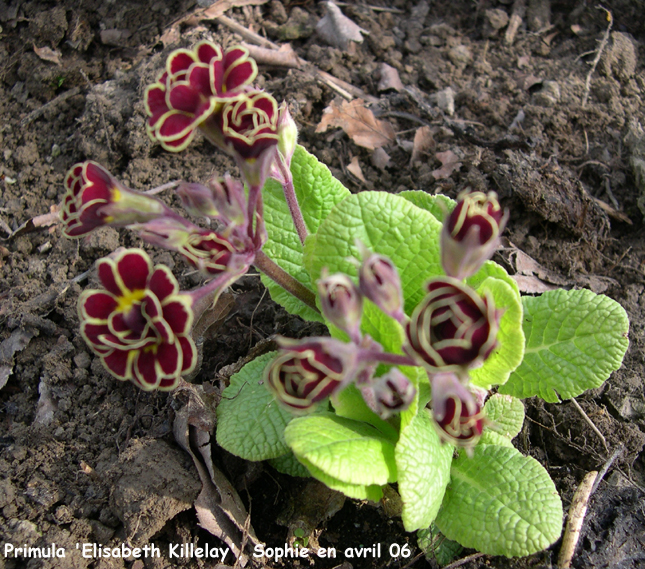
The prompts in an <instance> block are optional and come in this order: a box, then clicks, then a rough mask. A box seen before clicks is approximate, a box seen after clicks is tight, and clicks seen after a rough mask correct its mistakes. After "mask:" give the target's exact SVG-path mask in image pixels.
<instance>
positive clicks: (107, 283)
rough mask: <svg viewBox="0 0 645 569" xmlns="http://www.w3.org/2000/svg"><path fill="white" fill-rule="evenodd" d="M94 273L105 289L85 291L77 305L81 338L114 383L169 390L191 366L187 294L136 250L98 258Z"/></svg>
mask: <svg viewBox="0 0 645 569" xmlns="http://www.w3.org/2000/svg"><path fill="white" fill-rule="evenodd" d="M98 274H99V278H100V280H101V284H102V285H103V286H104V287H105V290H86V291H84V292H83V293H82V294H81V296H80V298H79V302H78V314H79V318H80V321H81V335H82V336H83V339H84V340H85V342H86V343H87V344H88V346H89V347H90V348H91V349H92V351H93V352H94V353H95V354H96V355H97V356H99V357H100V358H101V362H102V363H103V365H104V366H105V368H106V369H107V370H108V371H109V372H110V373H111V374H112V375H113V376H114V377H116V378H117V379H119V380H121V381H127V380H129V381H132V382H133V383H134V384H135V385H137V386H138V387H140V388H141V389H144V390H145V391H150V390H152V389H161V390H165V391H168V390H171V389H174V388H175V387H176V386H177V384H178V383H179V381H180V379H181V376H182V375H184V374H187V373H190V372H191V371H192V370H193V369H194V368H195V365H196V362H197V350H196V349H195V343H194V342H193V339H192V338H191V336H190V332H191V328H192V324H193V311H192V300H191V297H190V295H186V294H182V293H180V292H179V286H178V284H177V280H176V279H175V277H174V276H173V274H172V273H171V272H170V269H168V267H166V266H164V265H157V266H156V267H153V266H152V262H151V260H150V258H149V257H148V255H147V254H146V253H145V252H144V251H142V250H140V249H126V250H125V251H123V252H121V253H120V254H119V255H117V256H116V257H115V258H114V259H109V258H106V259H101V260H100V261H99V262H98Z"/></svg>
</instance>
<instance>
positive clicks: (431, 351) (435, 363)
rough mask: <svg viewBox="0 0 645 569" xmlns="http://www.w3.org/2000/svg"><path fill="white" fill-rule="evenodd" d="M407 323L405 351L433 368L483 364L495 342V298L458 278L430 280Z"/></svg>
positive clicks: (439, 369) (466, 367) (469, 366)
mask: <svg viewBox="0 0 645 569" xmlns="http://www.w3.org/2000/svg"><path fill="white" fill-rule="evenodd" d="M427 289H428V294H427V295H426V297H425V298H424V299H423V300H422V301H421V303H420V304H419V305H418V306H417V307H416V308H415V309H414V312H413V313H412V316H411V318H410V322H409V323H408V324H407V326H406V335H407V339H408V344H407V346H406V351H407V352H408V354H409V355H410V356H412V357H415V358H416V359H417V360H418V361H419V363H421V365H424V366H425V367H426V368H427V369H428V370H429V371H430V372H432V373H439V372H445V371H459V370H464V369H468V368H474V367H478V366H479V365H481V364H482V363H483V362H484V360H485V359H486V358H487V357H488V356H489V355H490V354H491V352H492V351H493V349H494V348H495V346H496V343H497V342H496V337H497V331H498V329H499V318H500V316H501V314H500V313H499V312H498V311H496V310H495V305H494V303H493V299H492V298H491V297H490V296H489V295H485V296H483V297H482V296H480V295H479V294H477V292H475V291H474V290H473V289H472V288H471V287H469V286H468V285H465V284H464V283H462V282H461V281H459V280H457V279H452V278H450V277H440V278H436V279H433V280H431V281H430V282H429V283H428V285H427Z"/></svg>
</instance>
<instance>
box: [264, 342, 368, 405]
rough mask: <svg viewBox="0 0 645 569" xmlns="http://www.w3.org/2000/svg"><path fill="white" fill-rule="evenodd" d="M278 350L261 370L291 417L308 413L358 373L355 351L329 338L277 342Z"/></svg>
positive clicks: (349, 345)
mask: <svg viewBox="0 0 645 569" xmlns="http://www.w3.org/2000/svg"><path fill="white" fill-rule="evenodd" d="M279 343H280V346H281V348H282V349H281V350H280V352H279V353H278V355H277V357H276V358H275V359H274V360H273V361H272V362H270V363H269V365H268V366H267V367H266V368H265V370H264V381H265V383H266V385H267V387H268V388H269V389H270V390H271V391H272V392H273V393H274V395H275V396H276V398H277V399H278V401H279V402H280V403H281V404H282V405H284V406H285V407H287V408H288V409H289V410H290V411H292V412H294V413H307V412H309V411H311V410H312V409H313V408H314V407H315V405H316V404H317V403H319V402H320V401H322V400H323V399H326V398H327V397H329V396H330V395H333V394H334V393H337V392H339V391H340V390H341V389H343V388H344V387H346V386H347V384H348V383H349V382H350V381H352V379H353V378H354V376H355V375H356V371H357V357H356V349H355V347H354V346H352V345H351V344H346V343H345V342H341V341H340V340H334V339H332V338H307V339H305V340H300V341H298V340H289V339H287V338H280V339H279Z"/></svg>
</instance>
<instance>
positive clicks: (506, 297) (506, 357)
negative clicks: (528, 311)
mask: <svg viewBox="0 0 645 569" xmlns="http://www.w3.org/2000/svg"><path fill="white" fill-rule="evenodd" d="M485 291H489V292H490V293H491V294H492V296H493V300H494V301H495V307H496V308H497V309H498V310H500V309H502V310H504V314H503V315H502V318H501V320H500V324H499V332H498V333H497V340H498V342H499V344H498V346H497V348H495V350H494V351H493V353H492V354H491V355H490V356H489V357H488V358H487V359H486V361H485V362H484V365H483V366H482V367H480V368H478V369H475V370H472V371H471V372H470V377H471V381H472V383H473V384H474V385H477V386H479V387H483V388H485V389H490V386H491V385H499V384H503V383H505V382H506V381H507V380H508V378H509V376H510V375H511V372H512V371H513V370H514V369H515V368H517V366H519V365H520V363H521V362H522V357H523V355H524V333H523V331H522V304H521V302H520V300H519V297H518V296H517V295H516V294H515V291H514V290H513V289H512V288H511V286H510V285H508V284H507V283H506V282H505V281H503V280H500V279H496V278H493V277H488V278H487V279H486V280H485V281H484V282H482V283H481V285H479V287H478V288H477V292H479V293H480V294H483V293H484V292H485Z"/></svg>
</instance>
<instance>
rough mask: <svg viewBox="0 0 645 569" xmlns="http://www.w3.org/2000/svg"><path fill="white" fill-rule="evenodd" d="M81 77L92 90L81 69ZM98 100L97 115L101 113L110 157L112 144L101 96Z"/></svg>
mask: <svg viewBox="0 0 645 569" xmlns="http://www.w3.org/2000/svg"><path fill="white" fill-rule="evenodd" d="M80 73H81V75H82V76H83V79H85V83H87V86H88V87H89V89H90V91H91V90H92V83H90V80H89V79H88V77H87V74H86V73H85V71H83V70H82V69H81V70H80ZM97 98H98V99H99V100H98V101H97V103H98V107H99V113H101V123H102V124H103V130H104V131H105V142H106V143H107V147H108V152H109V153H110V155H112V153H113V152H112V142H111V141H110V131H109V130H108V127H107V121H106V120H105V111H104V110H103V106H104V105H103V95H100V98H99V97H97Z"/></svg>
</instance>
